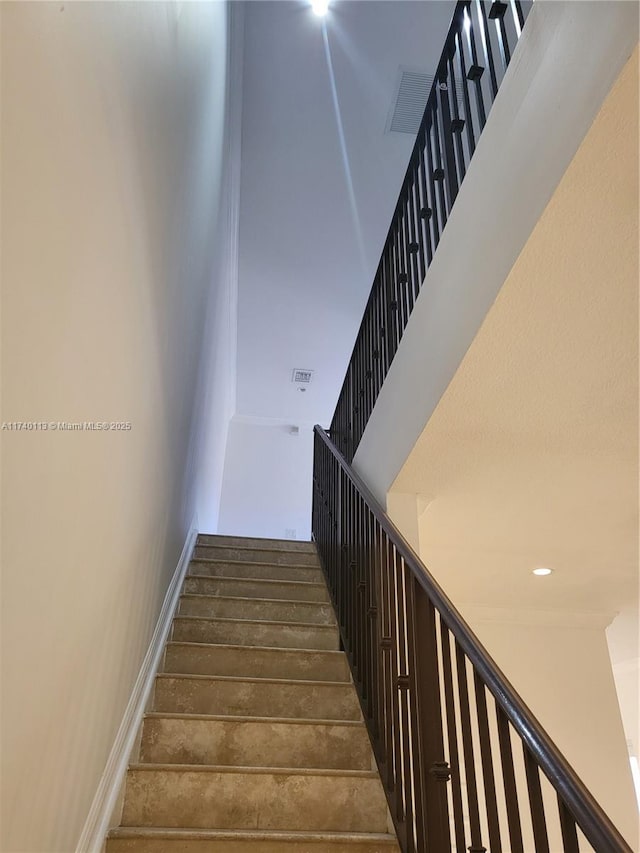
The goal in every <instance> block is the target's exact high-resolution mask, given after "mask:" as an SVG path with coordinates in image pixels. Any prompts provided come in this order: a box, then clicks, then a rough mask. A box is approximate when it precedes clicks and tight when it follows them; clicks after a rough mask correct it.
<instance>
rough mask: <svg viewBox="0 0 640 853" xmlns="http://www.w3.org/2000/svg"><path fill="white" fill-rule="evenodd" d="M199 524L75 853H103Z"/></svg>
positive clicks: (175, 577)
mask: <svg viewBox="0 0 640 853" xmlns="http://www.w3.org/2000/svg"><path fill="white" fill-rule="evenodd" d="M197 525H198V521H197V518H194V519H193V522H192V524H191V529H190V530H189V533H188V535H187V539H186V541H185V543H184V547H183V549H182V553H181V554H180V559H179V560H178V565H177V566H176V570H175V572H174V573H173V577H172V578H171V583H170V584H169V588H168V589H167V594H166V595H165V598H164V601H163V603H162V609H161V610H160V615H159V616H158V621H157V623H156V627H155V630H154V632H153V636H152V638H151V642H150V643H149V648H148V649H147V653H146V655H145V657H144V660H143V661H142V666H141V667H140V672H139V673H138V677H137V679H136V682H135V684H134V686H133V690H132V691H131V697H130V699H129V702H128V704H127V707H126V709H125V712H124V716H123V718H122V722H121V723H120V728H119V729H118V733H117V735H116V738H115V741H114V744H113V747H112V749H111V752H110V754H109V758H108V759H107V763H106V765H105V768H104V772H103V774H102V777H101V779H100V782H99V783H98V788H97V790H96V794H95V797H94V798H93V802H92V803H91V808H90V809H89V814H88V815H87V819H86V821H85V824H84V827H83V829H82V833H81V835H80V840H79V841H78V844H77V846H76V853H100V851H102V850H103V846H104V841H105V836H106V834H107V831H108V830H109V823H110V820H111V815H112V813H113V810H114V808H115V806H116V803H117V800H118V795H119V793H120V789H121V787H122V782H123V780H124V776H125V773H126V770H127V766H128V764H129V755H130V753H131V749H132V747H133V744H134V742H135V739H136V735H137V732H138V729H139V727H140V723H141V722H142V716H143V714H144V710H145V706H146V704H147V700H148V698H149V695H150V693H151V689H152V687H153V681H154V677H155V674H156V671H157V669H158V664H159V663H160V658H161V655H162V652H163V649H164V645H165V642H166V640H167V636H168V634H169V629H170V628H171V622H172V619H173V614H174V612H175V609H176V606H177V602H178V596H179V594H180V589H181V587H182V582H183V580H184V576H185V574H186V572H187V567H188V565H189V560H190V559H191V554H192V552H193V549H194V547H195V542H196V537H197V535H198V526H197Z"/></svg>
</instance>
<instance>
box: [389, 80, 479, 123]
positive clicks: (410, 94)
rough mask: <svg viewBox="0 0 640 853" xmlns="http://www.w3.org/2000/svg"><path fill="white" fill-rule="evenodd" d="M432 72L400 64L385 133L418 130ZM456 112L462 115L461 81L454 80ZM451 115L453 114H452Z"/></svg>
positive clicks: (429, 88) (427, 96)
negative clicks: (456, 101)
mask: <svg viewBox="0 0 640 853" xmlns="http://www.w3.org/2000/svg"><path fill="white" fill-rule="evenodd" d="M432 86H433V74H427V73H426V72H425V71H421V70H419V69H416V68H405V67H404V66H402V65H401V66H400V68H399V71H398V81H397V84H396V90H395V94H394V97H393V101H392V102H391V108H390V109H389V115H388V117H387V124H386V127H385V133H413V134H414V135H415V134H416V133H417V132H418V128H419V127H420V122H421V121H422V116H423V115H424V109H425V107H426V106H427V100H428V98H429V93H430V92H431V87H432ZM456 94H457V96H458V97H457V100H458V112H459V114H460V115H461V116H462V115H463V113H462V112H461V111H462V105H463V101H462V83H461V81H456ZM452 117H453V116H452Z"/></svg>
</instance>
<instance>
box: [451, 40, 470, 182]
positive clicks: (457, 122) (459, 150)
mask: <svg viewBox="0 0 640 853" xmlns="http://www.w3.org/2000/svg"><path fill="white" fill-rule="evenodd" d="M454 44H455V42H454ZM453 55H454V51H453V49H452V51H451V55H450V56H449V63H448V64H449V80H450V81H451V84H450V87H449V88H450V90H451V105H452V107H453V120H452V121H451V132H452V133H453V137H454V140H455V145H456V154H457V156H458V175H459V176H460V183H462V181H463V180H464V176H465V174H466V167H465V161H464V149H463V146H462V131H463V130H464V120H463V119H461V118H460V111H459V109H458V89H457V82H456V72H455V68H454V65H453Z"/></svg>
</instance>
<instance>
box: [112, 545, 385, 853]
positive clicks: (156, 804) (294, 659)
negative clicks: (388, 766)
mask: <svg viewBox="0 0 640 853" xmlns="http://www.w3.org/2000/svg"><path fill="white" fill-rule="evenodd" d="M374 767H375V765H374V762H373V755H372V752H371V745H370V743H369V738H368V734H367V731H366V728H365V726H364V722H363V720H362V714H361V711H360V705H359V702H358V699H357V696H356V693H355V689H354V687H353V684H352V682H351V678H350V673H349V669H348V665H347V661H346V657H345V655H344V654H343V653H342V652H340V651H339V635H338V630H337V626H336V622H335V616H334V614H333V609H332V607H331V604H330V603H329V597H328V594H327V590H326V587H325V584H324V581H323V578H322V573H321V570H320V567H319V562H318V558H317V555H316V552H315V548H314V546H313V545H312V544H311V543H303V542H291V541H280V540H266V539H265V540H261V539H242V538H239V537H221V536H211V535H200V536H199V537H198V542H197V547H196V549H195V552H194V558H193V559H192V562H191V564H190V567H189V573H188V575H187V577H186V578H185V583H184V586H183V589H182V594H181V597H180V602H179V606H178V612H177V614H176V616H175V618H174V622H173V626H172V632H171V637H170V640H169V642H168V643H167V646H166V649H165V656H164V663H163V666H162V671H161V672H159V673H158V675H157V677H156V682H155V688H154V695H153V701H152V710H151V711H150V712H149V713H148V714H147V715H146V716H145V719H144V723H143V728H142V734H141V743H140V749H139V755H137V756H136V761H135V763H132V764H131V765H130V767H129V770H128V773H127V781H126V790H125V797H124V807H123V814H122V825H121V826H120V827H118V828H117V829H113V830H112V831H111V832H110V834H109V837H108V839H107V847H106V850H107V853H294V851H295V853H398V846H397V841H396V839H395V836H394V835H393V834H392V832H390V831H389V828H390V826H391V824H390V822H389V816H388V811H387V807H386V800H385V797H384V793H383V789H382V785H381V783H380V779H379V777H378V775H377V772H376V771H375V769H374Z"/></svg>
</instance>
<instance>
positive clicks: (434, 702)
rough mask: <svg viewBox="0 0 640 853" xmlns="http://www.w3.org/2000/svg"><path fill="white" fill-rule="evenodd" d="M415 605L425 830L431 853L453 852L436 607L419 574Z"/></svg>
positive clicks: (412, 581)
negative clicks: (419, 579)
mask: <svg viewBox="0 0 640 853" xmlns="http://www.w3.org/2000/svg"><path fill="white" fill-rule="evenodd" d="M411 583H412V585H413V590H412V597H413V602H414V608H415V610H414V612H415V618H414V623H413V624H414V643H415V664H414V665H415V681H414V683H415V688H416V698H417V702H418V715H419V717H418V719H419V738H420V752H421V756H420V759H421V760H420V764H421V773H422V779H423V783H422V784H423V792H424V811H425V830H426V838H427V844H428V849H429V851H430V853H449V851H450V850H451V833H450V830H449V803H448V790H447V788H448V784H447V783H448V781H449V779H450V778H451V773H450V770H449V765H448V764H447V762H446V760H445V754H444V738H443V734H442V707H441V697H440V676H439V667H438V645H437V639H436V615H435V609H434V607H433V604H431V602H430V601H429V598H428V596H427V594H426V593H425V591H424V590H423V589H422V587H421V586H420V583H419V581H418V579H417V578H416V577H415V575H414V576H413V577H412V578H411Z"/></svg>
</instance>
